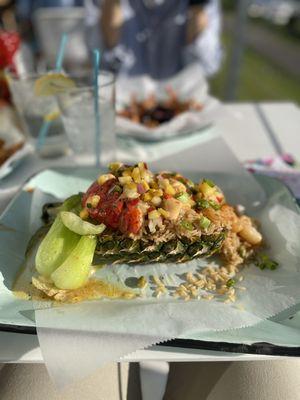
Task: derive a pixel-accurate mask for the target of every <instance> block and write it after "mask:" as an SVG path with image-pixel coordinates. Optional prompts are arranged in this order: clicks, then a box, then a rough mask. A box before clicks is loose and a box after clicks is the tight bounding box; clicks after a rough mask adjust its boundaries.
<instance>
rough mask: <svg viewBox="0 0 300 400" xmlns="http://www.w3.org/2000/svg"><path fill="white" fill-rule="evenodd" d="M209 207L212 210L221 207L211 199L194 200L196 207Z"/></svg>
mask: <svg viewBox="0 0 300 400" xmlns="http://www.w3.org/2000/svg"><path fill="white" fill-rule="evenodd" d="M209 207H211V208H213V209H214V210H220V208H221V206H220V205H219V204H217V203H216V202H215V201H212V200H205V199H200V200H196V208H199V209H202V210H204V209H206V208H209Z"/></svg>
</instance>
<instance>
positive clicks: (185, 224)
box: [180, 219, 194, 231]
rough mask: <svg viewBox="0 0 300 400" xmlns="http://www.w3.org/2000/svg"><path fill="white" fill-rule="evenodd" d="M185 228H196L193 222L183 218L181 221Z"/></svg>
mask: <svg viewBox="0 0 300 400" xmlns="http://www.w3.org/2000/svg"><path fill="white" fill-rule="evenodd" d="M180 225H181V226H182V227H183V228H184V229H186V230H188V231H192V230H193V229H194V226H193V224H192V223H191V222H189V221H187V220H185V219H184V220H183V221H181V224H180Z"/></svg>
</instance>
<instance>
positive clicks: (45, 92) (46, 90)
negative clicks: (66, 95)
mask: <svg viewBox="0 0 300 400" xmlns="http://www.w3.org/2000/svg"><path fill="white" fill-rule="evenodd" d="M75 86H76V85H75V82H74V81H73V80H72V79H70V78H68V77H67V76H66V75H63V74H58V73H57V74H55V73H51V74H48V75H44V76H42V77H40V78H39V79H37V80H36V81H35V83H34V94H35V95H36V96H53V95H55V94H56V93H60V92H64V91H65V90H66V89H70V88H74V87H75Z"/></svg>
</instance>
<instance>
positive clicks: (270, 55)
mask: <svg viewBox="0 0 300 400" xmlns="http://www.w3.org/2000/svg"><path fill="white" fill-rule="evenodd" d="M242 2H243V0H242V1H240V3H242ZM244 3H246V9H247V10H246V14H247V15H246V21H244V22H243V26H242V28H243V30H244V39H245V40H244V42H245V43H244V45H245V46H244V48H243V50H242V53H241V63H240V68H239V69H238V71H237V75H238V81H237V85H236V88H235V90H233V91H234V92H235V93H234V95H233V96H232V93H230V92H232V88H231V89H230V87H229V85H230V84H231V82H230V69H231V67H232V65H231V60H232V58H231V57H232V55H233V54H232V51H233V48H234V46H235V45H236V40H237V32H236V24H237V19H238V6H239V5H241V4H239V1H235V0H223V1H222V8H223V35H222V42H223V46H224V59H223V65H222V68H221V70H220V72H219V73H218V74H217V75H216V76H215V77H214V78H213V79H211V91H212V94H213V95H215V96H216V97H219V98H220V99H222V100H234V99H236V100H240V101H252V100H253V101H256V100H259V101H260V100H290V101H294V102H297V103H300V0H294V1H279V0H260V1H257V0H255V1H248V2H247V1H246V2H244Z"/></svg>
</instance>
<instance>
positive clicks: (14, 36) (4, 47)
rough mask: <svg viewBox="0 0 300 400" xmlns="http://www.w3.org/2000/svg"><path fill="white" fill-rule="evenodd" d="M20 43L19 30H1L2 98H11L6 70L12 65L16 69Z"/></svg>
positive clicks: (0, 69)
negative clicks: (5, 74)
mask: <svg viewBox="0 0 300 400" xmlns="http://www.w3.org/2000/svg"><path fill="white" fill-rule="evenodd" d="M20 43H21V39H20V36H19V34H18V33H17V32H6V31H0V100H6V101H9V99H10V96H9V90H8V87H7V83H6V79H5V76H4V70H5V68H7V67H10V68H12V70H13V71H15V57H16V54H17V52H18V50H19V47H20Z"/></svg>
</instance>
